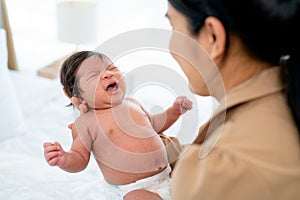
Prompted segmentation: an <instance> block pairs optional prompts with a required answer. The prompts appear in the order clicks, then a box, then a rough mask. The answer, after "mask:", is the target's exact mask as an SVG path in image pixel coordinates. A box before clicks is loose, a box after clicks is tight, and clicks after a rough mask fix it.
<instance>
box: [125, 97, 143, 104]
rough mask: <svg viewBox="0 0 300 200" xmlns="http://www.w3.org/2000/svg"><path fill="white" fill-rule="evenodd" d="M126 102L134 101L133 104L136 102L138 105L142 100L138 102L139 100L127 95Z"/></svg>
mask: <svg viewBox="0 0 300 200" xmlns="http://www.w3.org/2000/svg"><path fill="white" fill-rule="evenodd" d="M124 101H125V102H127V103H133V104H136V105H138V106H141V104H140V102H138V100H136V99H134V98H132V97H127V98H125V99H124Z"/></svg>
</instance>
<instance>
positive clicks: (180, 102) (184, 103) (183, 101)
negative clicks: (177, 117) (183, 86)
mask: <svg viewBox="0 0 300 200" xmlns="http://www.w3.org/2000/svg"><path fill="white" fill-rule="evenodd" d="M192 108H193V102H192V101H190V100H189V99H188V98H187V97H185V96H180V97H177V98H176V100H175V101H174V104H173V109H174V110H175V111H177V112H179V113H180V114H184V113H186V111H188V110H191V109H192Z"/></svg>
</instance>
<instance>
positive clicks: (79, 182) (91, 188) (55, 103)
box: [0, 72, 105, 200]
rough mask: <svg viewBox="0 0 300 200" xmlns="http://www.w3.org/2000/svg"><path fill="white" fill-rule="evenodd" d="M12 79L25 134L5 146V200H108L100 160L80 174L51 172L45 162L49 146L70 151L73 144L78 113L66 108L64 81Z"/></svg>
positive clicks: (1, 164)
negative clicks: (72, 127)
mask: <svg viewBox="0 0 300 200" xmlns="http://www.w3.org/2000/svg"><path fill="white" fill-rule="evenodd" d="M11 76H12V80H13V83H14V86H15V88H16V91H18V92H17V97H18V100H19V102H20V103H21V106H22V111H23V115H24V118H25V127H24V130H23V131H22V134H19V135H18V136H15V137H13V138H9V139H7V140H4V141H1V142H0V147H1V151H0V160H1V161H0V199H3V200H4V199H5V200H15V199H16V200H19V199H22V200H27V199H28V200H29V199H30V200H41V199H45V200H48V199H49V200H50V199H51V200H54V199H55V200H58V199H64V200H66V199H72V200H73V199H75V200H77V199H78V200H79V199H80V200H84V199H91V200H94V199H105V197H104V190H103V187H102V182H103V177H102V175H101V173H100V171H99V169H98V167H97V165H96V162H95V161H94V159H91V161H90V163H89V165H88V167H87V169H86V170H84V171H83V172H80V173H67V172H64V171H62V170H61V169H59V168H57V167H50V166H48V164H47V163H46V161H45V160H44V157H43V146H42V145H43V142H45V141H59V142H60V143H61V144H62V146H63V147H64V148H65V149H68V148H69V147H70V144H71V142H72V141H71V134H70V131H69V130H68V128H67V124H68V123H70V122H72V121H73V120H74V111H73V109H72V108H65V105H67V104H68V100H67V99H66V98H65V97H64V96H63V95H62V91H61V86H60V83H59V82H58V80H49V79H44V78H40V77H37V76H35V75H32V74H24V73H21V72H11ZM2 131H5V130H2Z"/></svg>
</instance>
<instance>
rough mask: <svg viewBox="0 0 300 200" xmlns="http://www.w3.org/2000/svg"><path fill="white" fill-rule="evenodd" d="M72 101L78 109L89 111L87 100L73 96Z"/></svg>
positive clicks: (84, 111) (82, 111) (83, 111)
mask: <svg viewBox="0 0 300 200" xmlns="http://www.w3.org/2000/svg"><path fill="white" fill-rule="evenodd" d="M71 102H72V104H73V105H74V106H75V107H76V108H77V109H78V110H80V112H81V113H86V112H87V111H88V107H87V103H86V101H85V100H83V101H80V100H79V99H78V98H77V97H71Z"/></svg>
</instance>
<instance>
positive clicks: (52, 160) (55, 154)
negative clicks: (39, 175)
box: [45, 151, 61, 166]
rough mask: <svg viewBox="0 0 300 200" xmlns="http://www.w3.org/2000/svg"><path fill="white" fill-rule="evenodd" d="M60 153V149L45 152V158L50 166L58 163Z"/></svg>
mask: <svg viewBox="0 0 300 200" xmlns="http://www.w3.org/2000/svg"><path fill="white" fill-rule="evenodd" d="M60 155H61V153H60V151H52V152H50V153H47V154H45V159H46V161H47V163H48V164H49V165H50V166H54V165H56V163H57V161H58V159H59V156H60Z"/></svg>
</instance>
